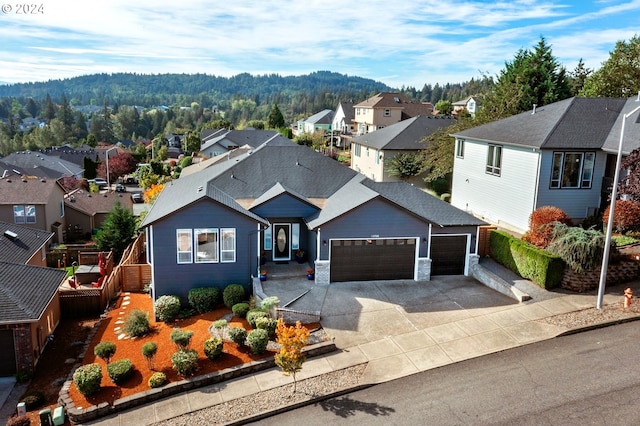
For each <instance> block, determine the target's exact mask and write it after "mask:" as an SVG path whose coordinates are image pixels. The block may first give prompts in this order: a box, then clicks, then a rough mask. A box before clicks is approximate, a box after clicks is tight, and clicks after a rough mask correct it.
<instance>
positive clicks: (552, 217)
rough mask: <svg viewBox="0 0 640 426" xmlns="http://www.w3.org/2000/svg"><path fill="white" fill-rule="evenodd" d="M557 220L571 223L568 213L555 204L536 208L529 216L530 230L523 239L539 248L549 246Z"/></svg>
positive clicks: (567, 223) (566, 223)
mask: <svg viewBox="0 0 640 426" xmlns="http://www.w3.org/2000/svg"><path fill="white" fill-rule="evenodd" d="M555 222H560V223H563V224H565V225H571V219H570V218H569V216H567V214H566V213H565V212H564V211H562V209H559V208H558V207H554V206H544V207H540V208H538V209H536V210H534V211H533V212H532V213H531V215H530V216H529V230H528V231H527V233H526V234H524V236H523V237H522V239H523V240H524V241H526V242H528V243H530V244H533V245H534V246H536V247H539V248H545V247H547V246H548V245H549V244H550V243H551V241H552V240H553V227H554V224H555Z"/></svg>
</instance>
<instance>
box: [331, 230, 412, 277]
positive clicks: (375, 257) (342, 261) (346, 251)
mask: <svg viewBox="0 0 640 426" xmlns="http://www.w3.org/2000/svg"><path fill="white" fill-rule="evenodd" d="M415 256H416V241H415V239H413V238H400V239H398V238H388V239H386V238H382V239H371V240H331V278H330V280H331V282H341V281H374V280H402V279H413V271H414V265H415Z"/></svg>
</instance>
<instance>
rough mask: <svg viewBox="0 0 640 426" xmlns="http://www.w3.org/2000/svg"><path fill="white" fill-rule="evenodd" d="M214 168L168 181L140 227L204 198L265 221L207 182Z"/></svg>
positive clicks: (263, 221)
mask: <svg viewBox="0 0 640 426" xmlns="http://www.w3.org/2000/svg"><path fill="white" fill-rule="evenodd" d="M214 169H215V167H209V168H207V169H205V170H202V171H201V172H198V173H193V174H191V175H188V176H185V177H181V178H180V179H176V180H173V181H170V182H168V183H167V184H166V185H165V187H164V189H163V190H162V192H161V193H160V195H158V197H157V198H156V200H155V202H154V203H153V205H152V206H151V209H150V210H149V213H147V215H146V216H145V218H144V221H143V223H142V224H141V227H145V226H147V225H150V224H152V223H154V222H156V221H158V220H160V219H162V218H163V217H165V216H168V215H170V214H172V213H174V212H175V211H177V210H180V209H182V208H184V207H185V206H187V205H190V204H192V203H195V202H196V201H198V200H201V199H205V198H209V199H212V200H214V201H217V202H218V203H220V204H222V205H225V206H227V207H229V208H231V209H233V210H236V211H238V212H240V213H242V214H244V215H246V216H249V217H250V218H252V219H255V220H256V221H258V222H262V223H266V221H265V220H264V219H262V218H261V217H260V216H257V215H255V214H253V213H251V212H250V211H248V210H246V209H245V208H244V207H242V206H241V205H240V204H238V203H237V202H236V201H235V199H233V198H232V197H230V196H229V195H228V194H226V193H225V192H224V191H222V190H220V189H219V188H217V187H216V186H215V185H213V184H211V183H210V182H209V183H207V179H206V178H207V176H208V175H211V172H212V171H213V170H214Z"/></svg>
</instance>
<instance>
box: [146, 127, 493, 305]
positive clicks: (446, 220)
mask: <svg viewBox="0 0 640 426" xmlns="http://www.w3.org/2000/svg"><path fill="white" fill-rule="evenodd" d="M222 158H223V159H224V160H225V161H218V162H215V163H213V164H211V165H210V166H209V167H206V168H204V169H202V170H200V171H198V172H195V173H190V174H187V175H186V176H181V177H180V179H177V180H174V181H172V182H170V183H168V184H167V185H165V187H164V189H163V191H162V192H161V193H160V195H159V196H158V198H157V199H156V201H155V203H154V204H153V206H152V207H151V210H150V211H149V213H148V214H147V216H146V217H145V219H144V221H143V223H142V225H141V226H142V227H143V228H144V229H145V231H146V233H147V241H148V244H147V255H148V261H149V263H150V264H151V266H152V288H153V294H154V297H155V298H157V297H159V296H161V295H165V294H176V295H179V296H181V297H186V295H187V293H188V291H189V290H190V289H191V288H194V287H203V286H218V287H223V286H226V285H228V284H230V283H240V284H243V285H245V286H246V288H247V289H248V288H249V285H250V283H251V278H252V277H257V276H258V272H259V271H260V270H261V268H266V269H267V270H268V269H269V265H270V264H272V263H273V262H279V263H287V262H289V261H292V260H294V259H295V255H296V252H297V250H299V249H302V250H304V251H305V253H306V261H307V262H308V265H309V266H310V267H312V268H314V270H315V280H316V282H317V283H319V284H329V283H331V282H339V281H371V280H393V279H412V280H416V281H425V280H429V279H430V277H431V276H432V275H438V274H440V275H442V274H468V273H469V271H470V263H471V262H473V261H475V259H476V258H477V257H476V256H474V255H475V253H476V245H477V242H476V241H477V235H478V232H479V229H478V228H479V226H481V225H484V224H485V223H484V222H483V221H481V220H479V219H477V218H475V217H473V216H471V215H469V214H467V213H465V212H464V211H462V210H459V209H457V208H454V207H452V206H451V205H450V204H448V203H446V202H444V201H441V200H440V199H438V198H436V197H433V196H431V195H429V194H427V193H425V192H423V191H421V190H420V189H418V188H416V187H414V186H412V185H410V184H407V183H404V182H373V181H371V180H369V179H367V178H366V177H365V176H363V175H361V174H359V173H357V172H355V171H354V170H351V169H349V168H347V167H344V166H343V165H341V164H339V163H338V162H336V161H335V160H332V159H331V158H329V157H326V156H324V155H322V154H320V153H318V152H315V151H314V150H312V149H309V148H308V147H305V146H300V145H297V144H294V143H293V142H291V141H290V140H289V139H286V138H284V137H282V136H277V137H275V138H273V139H271V140H270V141H269V142H267V143H266V144H263V145H261V146H260V147H258V148H257V149H255V150H251V151H247V152H246V153H244V154H242V155H237V156H235V157H231V158H228V159H227V158H226V156H224V157H222Z"/></svg>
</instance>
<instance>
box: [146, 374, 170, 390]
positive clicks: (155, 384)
mask: <svg viewBox="0 0 640 426" xmlns="http://www.w3.org/2000/svg"><path fill="white" fill-rule="evenodd" d="M166 381H167V375H166V374H164V373H163V372H161V371H156V372H155V373H153V374H152V375H151V377H149V380H148V381H147V384H148V385H149V387H150V388H159V387H160V386H162V385H164V384H165V383H166Z"/></svg>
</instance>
